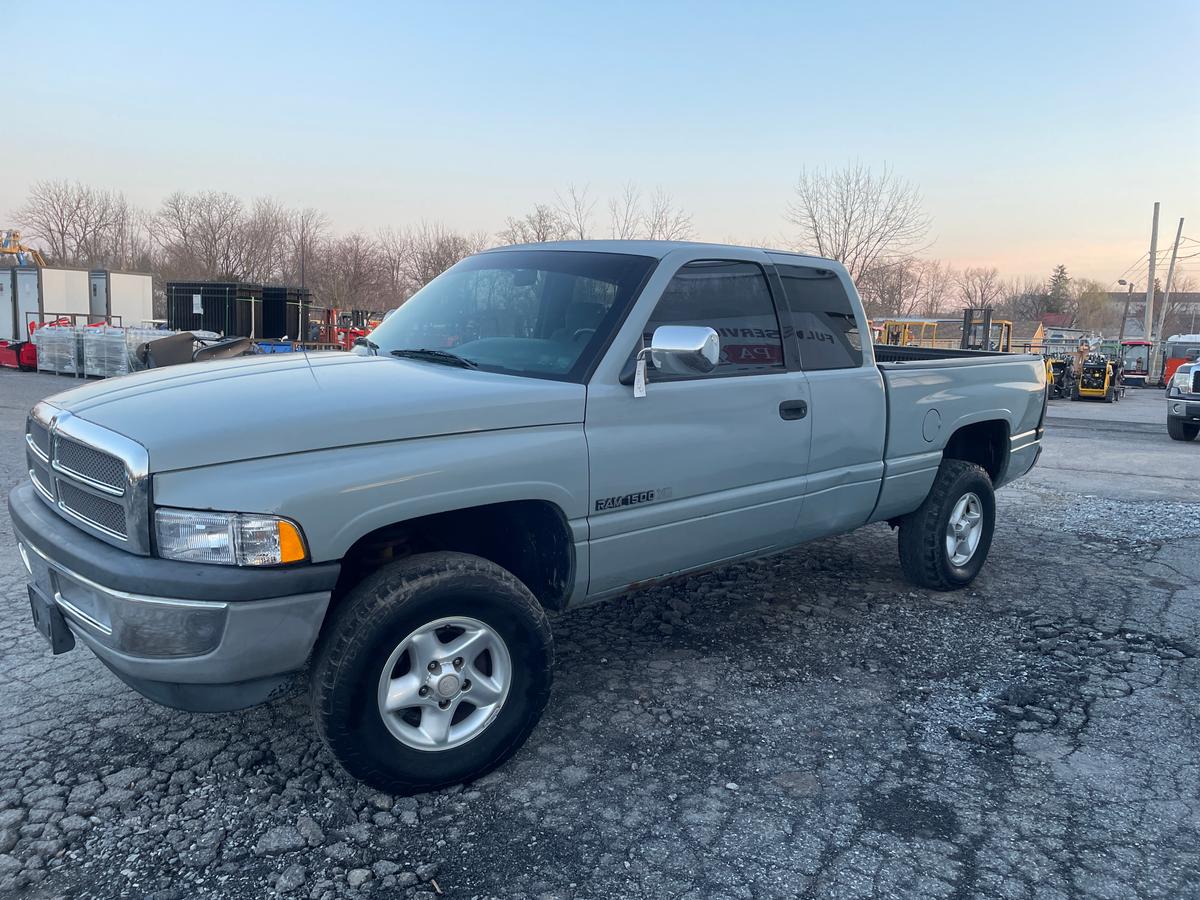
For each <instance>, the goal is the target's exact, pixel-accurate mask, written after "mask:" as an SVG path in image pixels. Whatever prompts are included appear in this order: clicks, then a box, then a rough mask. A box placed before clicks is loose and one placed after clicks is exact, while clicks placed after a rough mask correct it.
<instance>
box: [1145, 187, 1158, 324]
mask: <svg viewBox="0 0 1200 900" xmlns="http://www.w3.org/2000/svg"><path fill="white" fill-rule="evenodd" d="M1157 260H1158V203H1157V201H1156V202H1155V204H1154V221H1153V223H1152V224H1151V225H1150V273H1149V274H1148V275H1147V276H1146V324H1145V328H1146V340H1150V339H1151V338H1150V331H1151V329H1152V328H1153V327H1154V264H1155V262H1157Z"/></svg>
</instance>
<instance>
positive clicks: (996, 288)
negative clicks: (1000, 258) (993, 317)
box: [955, 266, 1004, 307]
mask: <svg viewBox="0 0 1200 900" xmlns="http://www.w3.org/2000/svg"><path fill="white" fill-rule="evenodd" d="M955 283H956V284H957V285H958V296H959V299H960V300H962V302H963V303H964V304H965V305H966V306H972V307H984V306H993V307H994V306H996V305H997V304H998V303H999V302H1000V299H1001V298H1002V297H1003V296H1004V285H1003V283H1002V282H1001V281H1000V270H999V269H997V268H995V267H992V268H984V267H982V266H979V267H974V268H969V269H963V270H962V271H961V272H959V273H958V275H957V276H956V277H955Z"/></svg>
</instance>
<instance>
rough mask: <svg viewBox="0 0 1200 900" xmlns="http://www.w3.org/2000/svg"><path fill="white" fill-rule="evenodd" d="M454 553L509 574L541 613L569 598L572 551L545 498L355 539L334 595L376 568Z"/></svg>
mask: <svg viewBox="0 0 1200 900" xmlns="http://www.w3.org/2000/svg"><path fill="white" fill-rule="evenodd" d="M434 550H455V551H458V552H460V553H470V554H473V555H474V556H480V557H483V558H484V559H486V560H489V561H491V562H494V563H495V564H496V565H498V566H501V567H503V568H505V569H507V570H508V571H509V572H512V574H513V575H515V576H516V577H517V578H519V579H520V580H521V582H522V583H523V584H524V585H525V586H526V587H527V588H529V590H530V591H531V592H532V593H533V595H534V596H535V597H537V599H538V601H539V602H540V603H541V604H542V606H544V607H545V608H546V609H550V610H561V609H563V608H564V607H565V605H566V601H567V599H568V597H569V596H570V592H571V586H572V582H573V579H574V573H575V547H574V544H573V543H572V541H571V532H570V527H569V526H568V525H567V520H566V516H564V515H563V513H562V510H560V509H559V508H558V507H557V506H555V505H554V504H553V503H549V502H547V501H544V500H516V501H511V502H507V503H493V504H489V505H487V506H474V507H470V508H468V509H457V510H451V511H449V512H443V513H435V514H433V515H428V516H421V517H419V518H416V519H409V520H407V521H404V522H397V523H396V524H394V525H387V526H384V527H383V528H379V529H376V530H375V531H372V532H370V533H368V534H365V535H363V536H362V537H361V538H359V539H358V540H357V541H356V542H355V543H354V545H353V546H352V547H351V548H350V549H349V551H347V553H346V555H345V556H344V557H343V559H342V572H341V575H340V576H339V577H338V583H337V587H336V588H335V589H334V596H335V597H339V596H343V595H344V594H345V592H346V591H349V590H350V589H351V588H352V587H354V585H356V584H358V582H359V581H361V580H362V579H363V578H364V577H365V576H366V575H368V574H369V573H370V572H373V571H375V570H376V569H378V568H379V567H380V566H383V565H386V564H387V563H389V562H392V561H394V560H397V559H403V558H404V557H406V556H412V555H414V554H417V553H427V552H430V551H434Z"/></svg>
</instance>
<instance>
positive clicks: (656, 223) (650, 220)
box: [642, 188, 692, 241]
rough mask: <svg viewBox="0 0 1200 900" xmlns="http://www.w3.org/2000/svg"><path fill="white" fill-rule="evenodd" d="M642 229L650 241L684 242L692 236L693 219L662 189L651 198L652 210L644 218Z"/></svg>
mask: <svg viewBox="0 0 1200 900" xmlns="http://www.w3.org/2000/svg"><path fill="white" fill-rule="evenodd" d="M642 229H643V233H644V234H645V236H646V238H647V239H648V240H652V241H683V240H687V239H688V238H689V237H691V236H692V217H691V216H690V215H688V214H687V213H685V212H684V211H683V210H681V209H680V208H679V207H677V206H676V205H675V201H674V200H672V199H671V195H670V194H668V193H666V192H665V191H664V190H663V189H662V188H659V189H658V190H656V191H655V192H654V196H653V197H651V198H650V208H649V209H648V210H647V212H646V214H645V215H644V216H643V217H642Z"/></svg>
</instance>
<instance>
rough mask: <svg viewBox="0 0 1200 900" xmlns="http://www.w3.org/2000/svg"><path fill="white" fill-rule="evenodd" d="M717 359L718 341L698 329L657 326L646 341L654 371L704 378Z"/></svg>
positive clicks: (705, 329) (711, 333)
mask: <svg viewBox="0 0 1200 900" xmlns="http://www.w3.org/2000/svg"><path fill="white" fill-rule="evenodd" d="M720 358H721V339H720V338H719V337H717V333H716V332H715V331H713V330H712V329H711V328H708V327H706V326H699V325H660V326H659V327H658V328H656V329H654V337H653V338H652V339H651V341H650V359H651V361H652V362H653V363H654V368H656V369H660V370H661V371H663V372H667V373H669V374H671V375H707V374H708V373H709V372H711V371H712V370H713V369H715V368H716V367H717V362H718V361H719V360H720Z"/></svg>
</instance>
